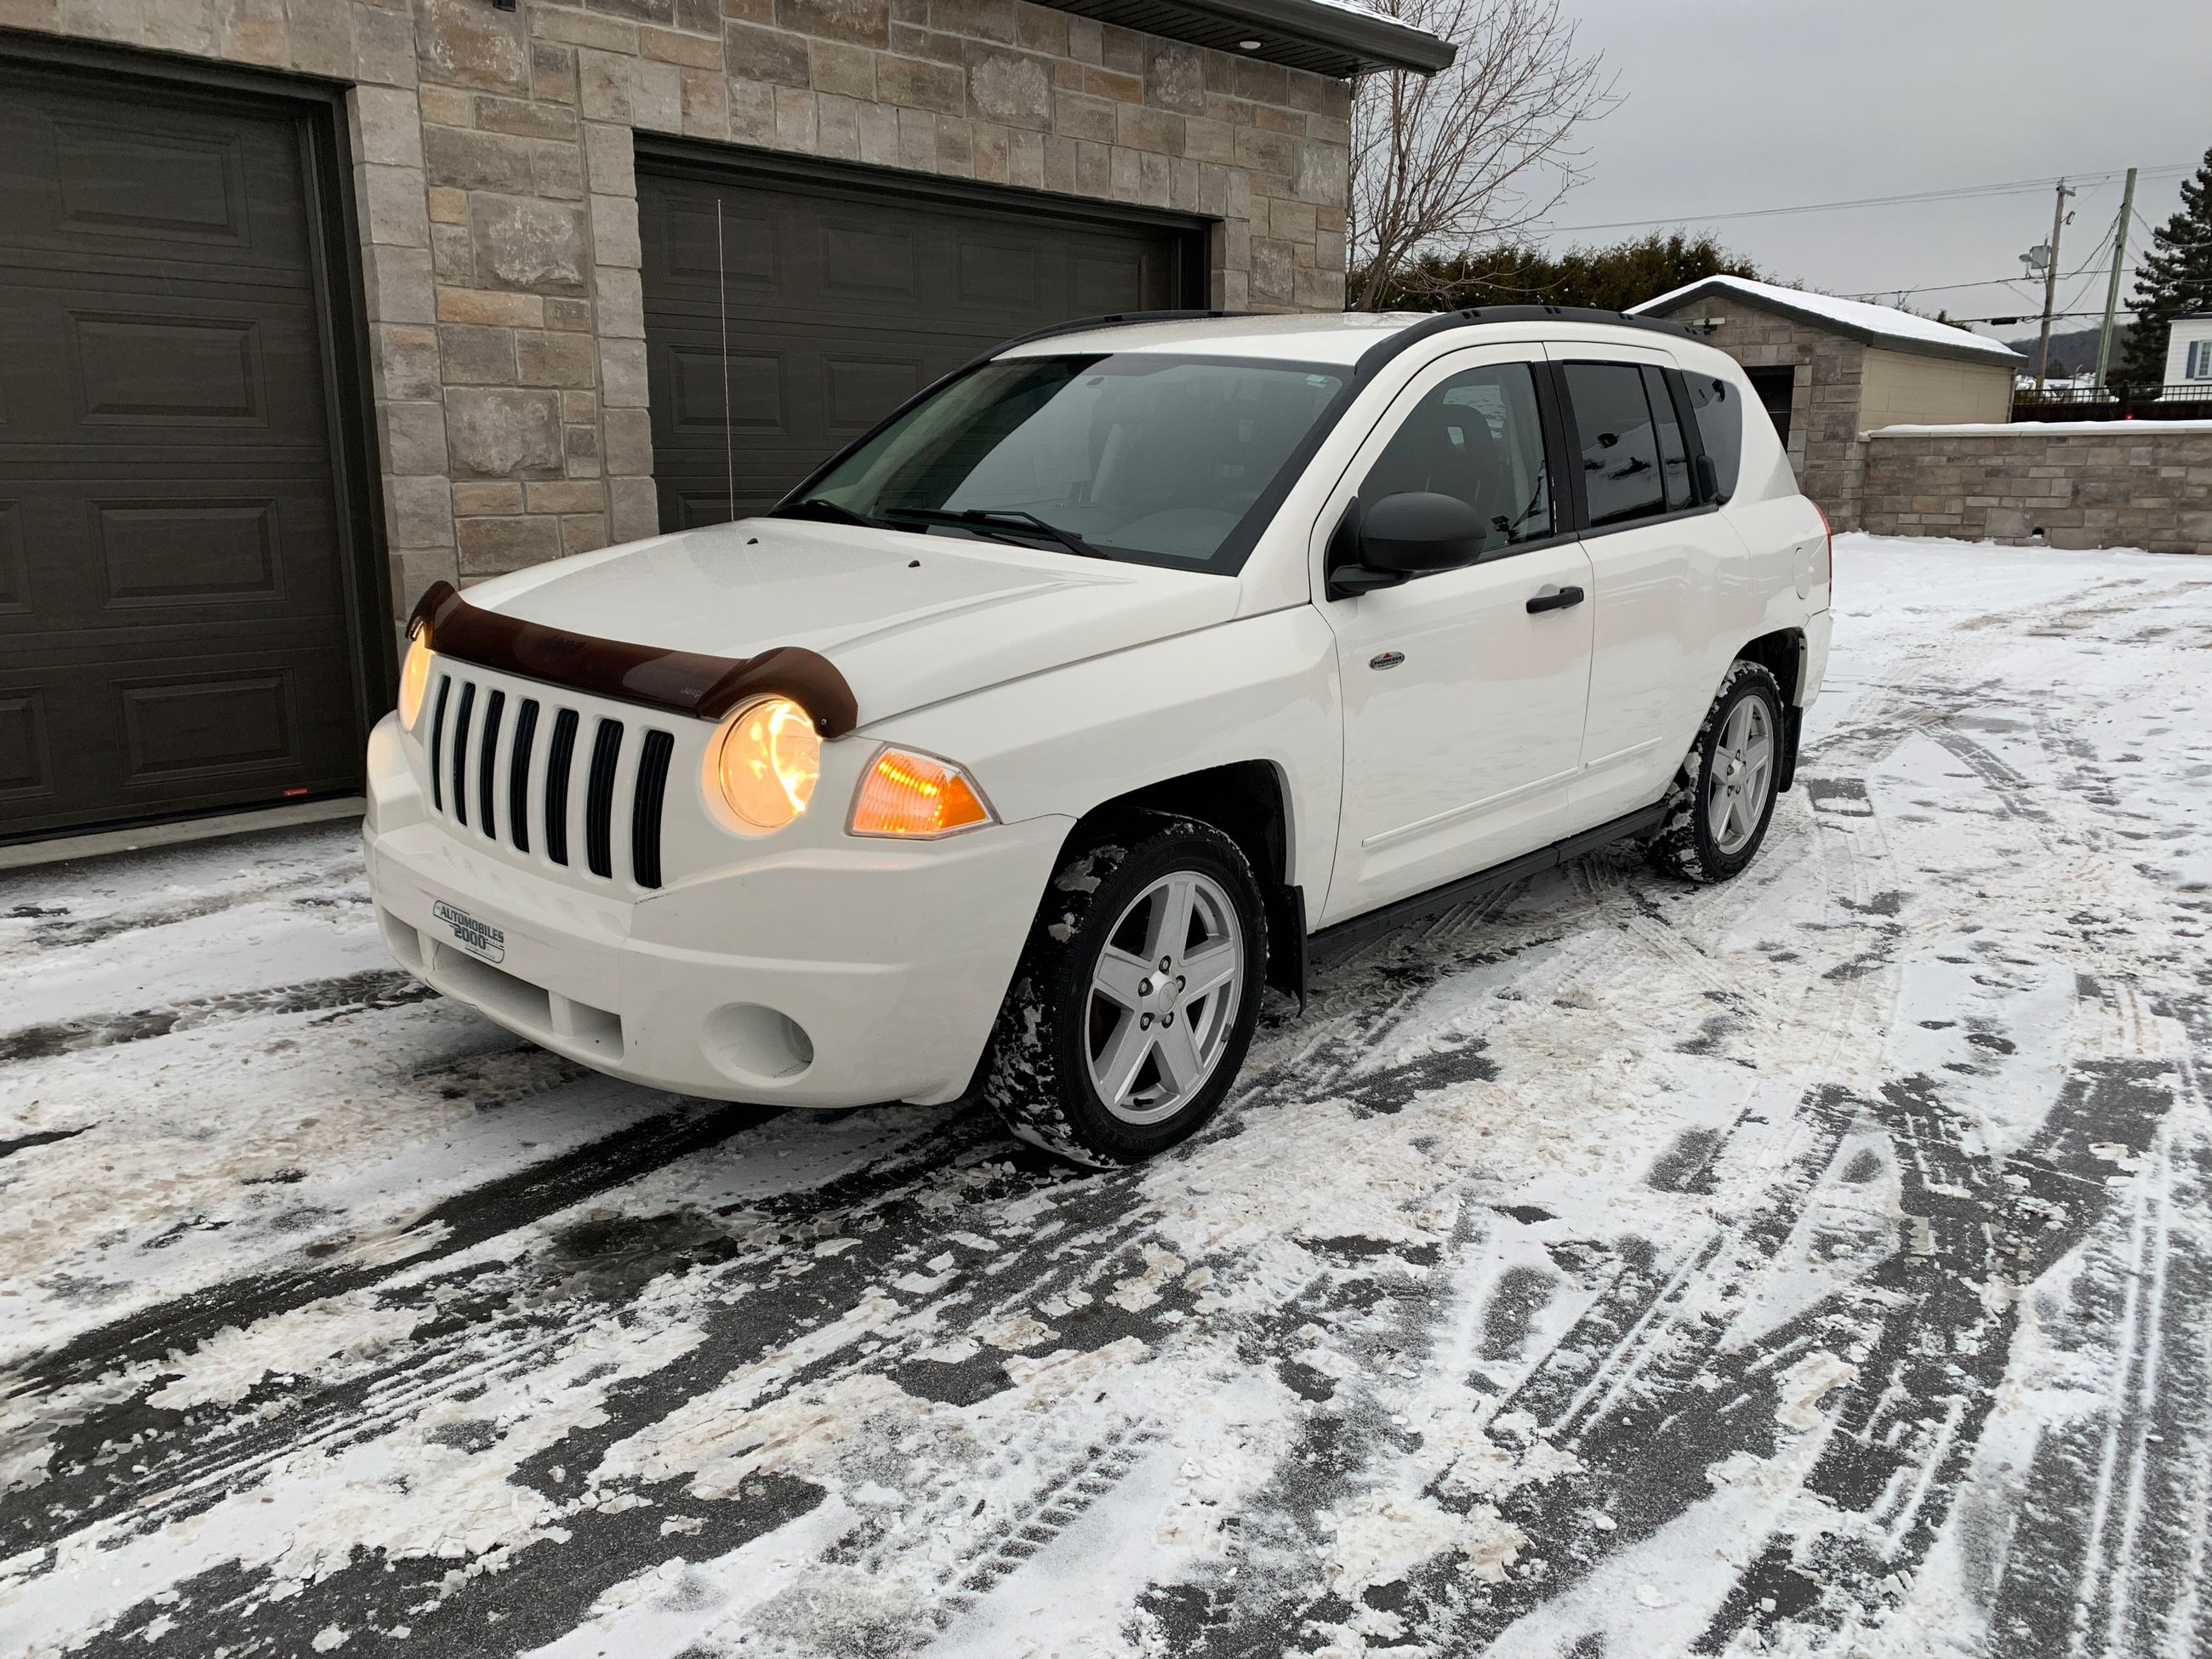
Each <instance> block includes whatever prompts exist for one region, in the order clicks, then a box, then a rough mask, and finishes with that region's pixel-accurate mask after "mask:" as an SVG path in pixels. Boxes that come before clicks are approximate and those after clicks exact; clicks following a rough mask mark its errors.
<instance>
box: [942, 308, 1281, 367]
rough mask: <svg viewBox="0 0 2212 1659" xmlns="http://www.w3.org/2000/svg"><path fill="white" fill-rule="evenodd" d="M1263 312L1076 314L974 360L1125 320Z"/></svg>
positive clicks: (1114, 325) (1003, 343)
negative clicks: (1101, 315)
mask: <svg viewBox="0 0 2212 1659" xmlns="http://www.w3.org/2000/svg"><path fill="white" fill-rule="evenodd" d="M1264 314H1265V313H1261V312H1257V311H1114V312H1109V313H1107V314H1106V315H1105V316H1103V317H1077V318H1073V319H1071V320H1069V321H1067V322H1065V323H1054V324H1053V325H1051V326H1050V327H1049V328H1040V329H1033V330H1031V331H1030V332H1029V333H1027V334H1017V335H1016V336H1015V337H1013V338H1012V339H1011V340H1001V341H1000V342H999V343H998V344H996V345H994V346H993V347H992V348H991V349H989V350H988V351H987V352H985V353H984V354H983V355H982V356H981V357H978V358H977V359H976V360H975V361H976V362H979V363H980V362H989V361H990V360H991V359H992V358H994V357H995V356H998V355H999V354H1000V352H1002V351H1010V350H1012V349H1013V348H1014V347H1016V346H1020V345H1027V344H1029V343H1030V341H1032V340H1049V339H1051V338H1052V337H1054V335H1057V334H1084V333H1088V332H1089V331H1091V330H1092V329H1094V328H1120V327H1121V326H1122V325H1124V324H1126V323H1197V322H1205V321H1207V320H1210V319H1218V318H1223V317H1258V316H1262V315H1264Z"/></svg>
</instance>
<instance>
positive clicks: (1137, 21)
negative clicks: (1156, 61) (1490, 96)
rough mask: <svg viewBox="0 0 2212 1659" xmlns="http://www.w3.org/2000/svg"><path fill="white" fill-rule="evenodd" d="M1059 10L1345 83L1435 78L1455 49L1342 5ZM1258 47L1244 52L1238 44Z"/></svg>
mask: <svg viewBox="0 0 2212 1659" xmlns="http://www.w3.org/2000/svg"><path fill="white" fill-rule="evenodd" d="M1050 3H1051V4H1053V5H1054V6H1055V7H1057V8H1058V9H1060V10H1061V11H1072V12H1074V13H1075V14H1077V15H1079V16H1083V17H1095V18H1097V19H1098V20H1099V21H1101V22H1106V23H1118V24H1120V25H1121V27H1123V28H1129V29H1138V30H1141V31H1142V32H1143V33H1146V34H1162V35H1165V36H1166V37H1167V38H1168V39H1169V40H1188V41H1189V42H1191V43H1192V44H1193V45H1194V46H1212V47H1213V48H1214V49H1215V50H1216V51H1218V52H1227V53H1229V54H1230V55H1231V57H1234V58H1265V59H1266V60H1267V62H1269V63H1271V64H1287V65H1288V66H1289V67H1290V68H1291V69H1300V70H1312V71H1313V72H1314V73H1315V74H1316V75H1328V76H1334V77H1335V78H1337V79H1338V80H1345V79H1348V78H1349V77H1351V76H1355V75H1365V74H1368V73H1370V72H1371V71H1373V70H1414V71H1416V72H1417V73H1419V74H1422V75H1433V74H1435V73H1436V72H1437V70H1440V69H1448V68H1449V67H1450V66H1451V62H1452V59H1453V58H1455V57H1456V56H1457V55H1458V48H1456V47H1455V46H1453V45H1452V44H1451V42H1450V41H1449V40H1440V39H1439V38H1437V36H1436V35H1433V34H1431V33H1429V32H1428V31H1427V30H1426V29H1418V28H1415V27H1413V26H1412V25H1411V24H1408V23H1401V22H1400V21H1397V19H1395V18H1394V17H1385V16H1384V15H1383V14H1382V13H1380V12H1374V11H1369V10H1368V9H1366V8H1365V7H1364V6H1358V5H1353V4H1351V3H1348V0H1050ZM1247 40H1257V41H1258V42H1259V43H1260V44H1259V45H1258V46H1256V47H1254V48H1252V49H1250V50H1249V51H1248V50H1247V49H1246V48H1245V46H1244V45H1243V43H1244V42H1245V41H1247Z"/></svg>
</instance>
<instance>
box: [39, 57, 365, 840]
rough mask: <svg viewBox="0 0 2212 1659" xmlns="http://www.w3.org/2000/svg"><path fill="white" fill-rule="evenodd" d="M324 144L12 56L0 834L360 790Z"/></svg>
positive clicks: (258, 108) (202, 101)
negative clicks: (321, 267)
mask: <svg viewBox="0 0 2212 1659" xmlns="http://www.w3.org/2000/svg"><path fill="white" fill-rule="evenodd" d="M306 143H307V128H306V126H305V125H303V122H302V119H301V117H300V116H298V115H297V114H295V113H294V112H292V110H290V109H289V108H286V107H281V106H270V105H266V104H252V105H249V104H246V103H245V102H243V101H242V100H228V99H225V98H223V97H222V95H220V94H204V93H201V92H197V91H177V92H172V91H169V90H167V89H161V90H154V89H149V90H147V91H146V92H145V93H144V94H143V96H141V95H140V94H139V93H138V92H137V91H136V90H133V91H131V92H130V93H128V94H126V93H124V92H119V91H116V90H111V89H107V88H105V87H102V86H100V83H96V82H91V81H90V80H88V79H87V78H84V77H75V76H69V75H66V74H64V73H63V72H60V71H47V70H30V69H25V68H21V67H9V66H5V65H0V363H4V365H5V368H6V374H5V375H4V377H0V379H4V383H5V386H6V398H7V408H6V413H5V416H4V418H0V839H6V838H9V837H14V836H25V835H36V834H42V833H49V832H52V831H55V830H60V829H72V828H81V827H87V826H90V825H93V824H97V823H120V822H128V821H131V820H134V819H140V818H144V817H155V816H163V815H169V814H173V813H177V812H181V811H197V810H203V809H206V808H212V807H220V806H224V805H240V804H247V803H258V802H266V801H273V800H276V799H283V798H284V797H286V796H288V795H293V794H298V793H313V792H318V791H326V790H333V789H344V788H348V787H354V786H356V784H357V783H358V780H359V776H360V742H361V703H362V698H361V695H360V691H359V686H358V678H357V677H358V675H359V673H360V671H361V669H360V647H359V646H358V643H357V641H356V639H355V637H354V628H355V623H354V621H353V618H352V616H351V612H350V609H349V605H348V596H347V583H348V575H347V571H346V568H345V563H344V550H345V544H344V538H343V526H342V524H341V520H340V517H339V498H338V490H337V478H336V477H335V476H334V470H333V469H334V459H333V455H332V453H331V432H330V428H329V422H330V419H331V415H330V399H329V395H328V393H329V383H328V380H327V375H328V373H329V371H328V368H327V365H326V363H325V357H324V329H323V326H322V321H321V319H322V307H323V305H324V299H323V296H322V295H319V293H318V291H317V289H316V287H315V276H314V270H313V260H312V259H311V258H310V253H311V244H310V241H309V238H310V236H311V234H313V225H314V224H315V222H316V220H315V216H314V214H313V210H312V208H311V205H310V204H309V202H308V200H307V193H306V180H307V166H306V161H305V154H306V152H305V149H304V146H305V144H306Z"/></svg>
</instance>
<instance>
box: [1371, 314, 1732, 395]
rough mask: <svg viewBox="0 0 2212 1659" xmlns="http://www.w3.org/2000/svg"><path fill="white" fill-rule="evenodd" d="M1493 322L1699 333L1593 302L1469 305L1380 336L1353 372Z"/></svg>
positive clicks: (1685, 335) (1689, 337)
mask: <svg viewBox="0 0 2212 1659" xmlns="http://www.w3.org/2000/svg"><path fill="white" fill-rule="evenodd" d="M1492 323H1599V324H1602V325H1605V326H1607V327H1609V328H1639V329H1642V330H1644V331H1646V332H1647V333H1651V334H1665V335H1668V336H1671V337H1674V338H1676V339H1682V340H1695V339H1696V338H1697V337H1698V335H1697V331H1695V330H1694V329H1692V328H1690V327H1688V326H1687V325H1685V324H1681V323H1669V322H1664V321H1662V320H1661V319H1658V318H1656V317H1631V316H1630V315H1628V314H1627V313H1626V312H1620V311H1600V310H1598V309H1597V308H1596V307H1593V306H1528V305H1522V306H1470V307H1468V308H1467V309H1466V310H1464V311H1440V312H1438V313H1436V314H1435V315H1434V316H1432V317H1428V318H1425V319H1423V320H1422V321H1420V322H1418V323H1414V324H1413V325H1410V326H1408V327H1406V328H1401V329H1400V330H1399V331H1397V332H1396V333H1395V334H1393V335H1390V336H1389V337H1386V338H1384V339H1380V340H1377V341H1376V343H1374V344H1373V345H1371V346H1370V347H1368V348H1367V349H1366V350H1365V351H1364V352H1362V353H1361V354H1360V356H1359V362H1358V367H1357V368H1354V369H1353V371H1352V373H1353V375H1354V377H1355V378H1357V379H1358V380H1368V379H1370V378H1371V377H1372V376H1373V375H1374V374H1375V373H1376V370H1378V369H1380V368H1382V367H1383V364H1385V363H1387V362H1389V361H1390V360H1391V359H1392V358H1393V357H1395V356H1397V355H1398V354H1399V353H1400V352H1401V351H1403V350H1405V349H1407V347H1408V346H1413V345H1418V344H1419V343H1421V342H1422V341H1423V340H1426V339H1430V338H1431V337H1434V336H1436V335H1438V334H1445V333H1449V331H1452V330H1453V329H1455V328H1479V327H1482V326H1484V325H1488V324H1492Z"/></svg>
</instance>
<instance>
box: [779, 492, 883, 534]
mask: <svg viewBox="0 0 2212 1659" xmlns="http://www.w3.org/2000/svg"><path fill="white" fill-rule="evenodd" d="M768 516H769V518H771V519H820V520H823V522H824V523H826V524H857V525H864V526H866V527H867V528H869V529H871V530H875V529H879V528H881V526H878V524H877V523H876V521H875V520H873V519H870V518H865V517H863V516H862V515H861V514H860V513H855V512H854V511H853V509H852V508H851V507H840V506H838V505H837V503H836V502H835V501H829V500H826V499H825V498H823V496H820V495H809V496H808V497H807V498H806V499H805V501H793V502H792V503H791V505H790V506H788V507H775V508H773V509H771V510H770V512H769V515H768Z"/></svg>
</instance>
